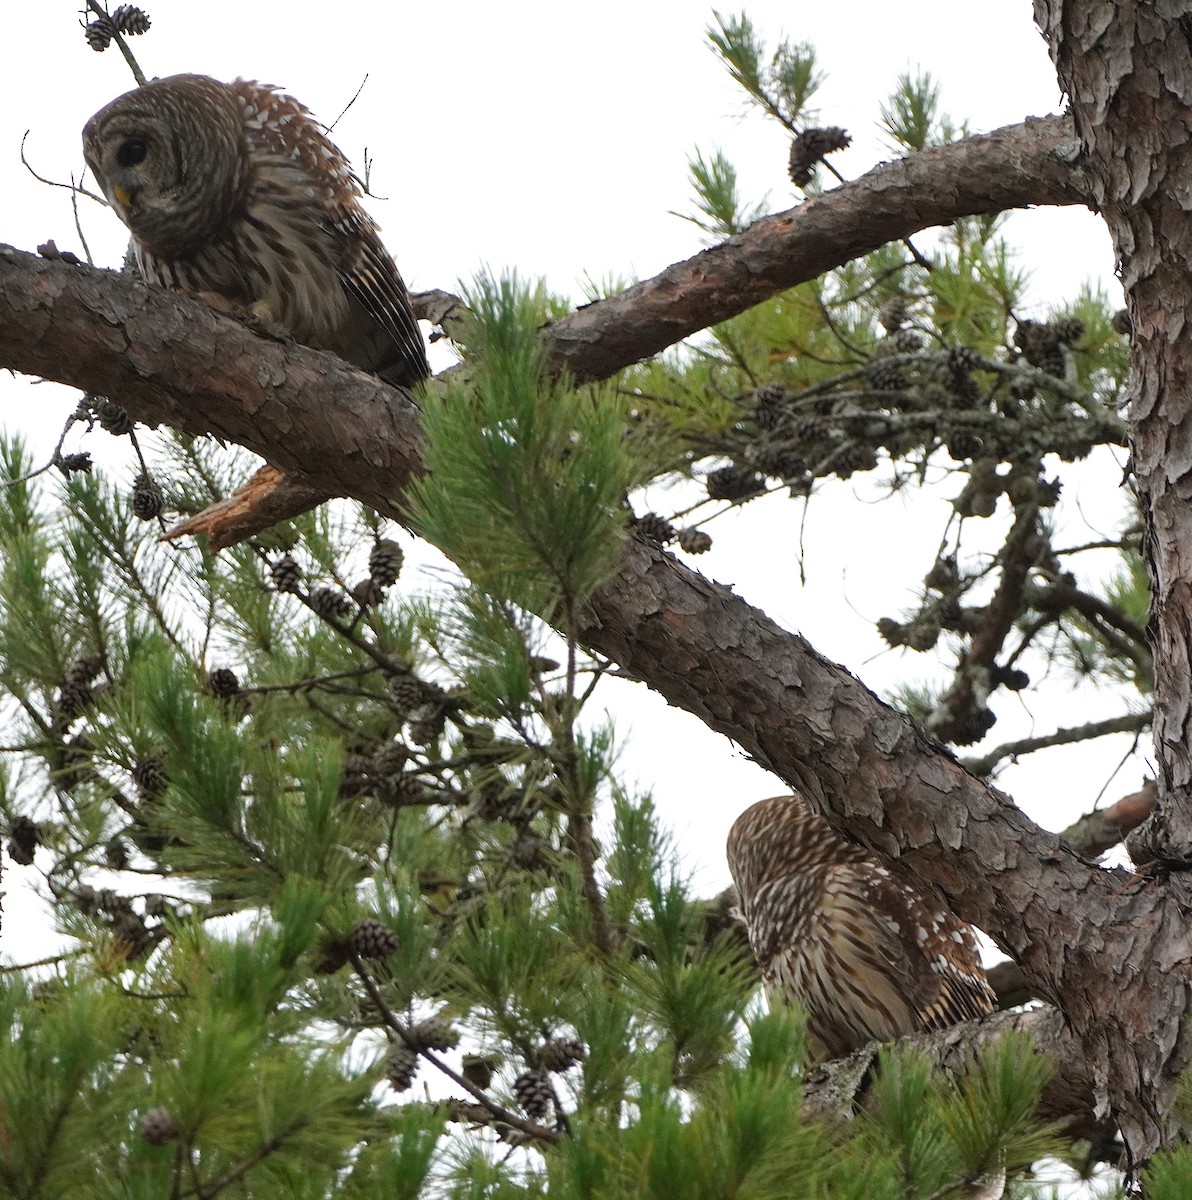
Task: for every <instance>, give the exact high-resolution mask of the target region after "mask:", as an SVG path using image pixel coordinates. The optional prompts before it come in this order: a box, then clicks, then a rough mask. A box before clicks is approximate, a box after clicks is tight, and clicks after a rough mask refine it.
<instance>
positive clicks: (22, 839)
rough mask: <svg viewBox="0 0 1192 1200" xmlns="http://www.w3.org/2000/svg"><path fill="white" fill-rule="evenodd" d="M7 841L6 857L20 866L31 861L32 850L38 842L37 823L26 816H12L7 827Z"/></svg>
mask: <svg viewBox="0 0 1192 1200" xmlns="http://www.w3.org/2000/svg"><path fill="white" fill-rule="evenodd" d="M8 832H9V835H10V836H9V842H8V846H7V847H6V849H7V850H8V857H9V858H11V859H12V861H13V862H14V863H18V864H20V865H21V866H22V867H28V866H30V865H31V864H32V863H33V852H34V851H35V850H36V849H37V847H38V844H39V842H40V835H39V832H38V828H37V824H36V822H34V821H31V820H30V819H29V818H28V817H14V818H13V822H12V824H11V825H10V826H9V828H8Z"/></svg>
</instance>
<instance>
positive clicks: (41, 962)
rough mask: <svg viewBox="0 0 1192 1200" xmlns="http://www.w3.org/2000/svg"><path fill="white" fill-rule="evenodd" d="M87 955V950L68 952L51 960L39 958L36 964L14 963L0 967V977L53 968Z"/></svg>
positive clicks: (54, 956)
mask: <svg viewBox="0 0 1192 1200" xmlns="http://www.w3.org/2000/svg"><path fill="white" fill-rule="evenodd" d="M85 953H87V951H86V950H83V949H79V950H68V951H66V952H65V953H63V954H55V955H53V956H51V957H50V958H39V959H37V961H36V962H27V963H12V964H11V965H10V966H0V975H7V974H8V973H9V972H14V971H32V970H33V968H34V967H52V966H53V965H54V964H55V963H60V962H69V961H70V960H71V959H72V958H79V957H80V956H81V955H83V954H85Z"/></svg>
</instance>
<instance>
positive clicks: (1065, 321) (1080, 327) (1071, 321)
mask: <svg viewBox="0 0 1192 1200" xmlns="http://www.w3.org/2000/svg"><path fill="white" fill-rule="evenodd" d="M1051 328H1052V329H1053V330H1054V331H1055V336H1056V340H1057V341H1058V342H1059V343H1060V344H1061V345H1063V346H1070V345H1072V343H1073V342H1078V341H1080V339H1081V338H1082V337H1084V334H1085V328H1086V327H1085V323H1084V322H1083V321H1082V320H1081V319H1080V318H1079V317H1061V318H1060V319H1059V320H1058V321H1053V322H1052V324H1051Z"/></svg>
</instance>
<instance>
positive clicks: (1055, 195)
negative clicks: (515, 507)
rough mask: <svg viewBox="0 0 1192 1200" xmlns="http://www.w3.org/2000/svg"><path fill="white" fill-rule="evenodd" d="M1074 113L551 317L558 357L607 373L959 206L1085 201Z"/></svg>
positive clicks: (794, 213) (1007, 133) (572, 366)
mask: <svg viewBox="0 0 1192 1200" xmlns="http://www.w3.org/2000/svg"><path fill="white" fill-rule="evenodd" d="M1078 149H1079V143H1078V142H1077V141H1076V135H1075V132H1074V130H1073V127H1072V124H1071V122H1070V120H1069V119H1068V118H1067V117H1040V118H1031V119H1029V120H1027V121H1026V122H1024V123H1023V124H1021V125H1008V126H1006V127H1005V128H1003V129H998V130H995V131H994V132H993V133H989V134H984V135H981V136H977V137H971V138H967V139H965V140H964V141H959V142H953V143H951V144H950V145H947V146H939V147H936V148H934V149H931V150H925V151H923V152H922V153H920V154H914V155H911V156H909V157H907V158H902V159H898V160H897V161H895V162H888V163H882V164H880V165H879V166H876V167H874V168H873V169H872V170H871V171H868V172H867V173H866V174H864V175H862V176H860V177H859V178H858V179H855V180H853V181H851V182H849V183H845V184H842V185H841V186H840V187H837V188H833V189H832V190H831V191H829V192H824V193H823V194H822V195H820V196H815V197H812V198H811V199H808V200H806V201H804V202H803V203H802V204H800V205H799V206H798V207H797V208H792V209H789V210H788V211H786V212H782V213H776V214H774V215H773V216H769V217H763V218H762V219H761V220H760V221H757V222H755V223H754V224H753V225H751V226H750V227H749V228H748V229H746V230H744V231H743V232H742V233H739V234H738V235H737V236H736V237H733V238H729V240H728V241H726V242H723V243H721V244H720V245H717V246H713V247H712V248H711V249H709V250H705V251H704V252H703V253H702V254H697V255H696V256H695V257H694V258H689V259H686V260H685V261H683V262H679V263H675V264H674V265H673V266H670V267H667V269H666V270H665V271H663V272H661V273H660V274H658V275H655V276H654V277H653V278H651V279H647V280H644V281H643V282H642V283H639V284H636V285H635V286H633V287H631V288H628V289H627V290H626V291H624V292H622V293H621V294H620V295H618V296H614V297H612V298H611V299H608V300H602V301H601V302H600V303H598V304H590V305H587V306H586V307H584V308H581V309H579V311H578V312H575V313H572V314H571V315H570V316H568V317H565V318H564V319H563V320H561V321H556V322H554V324H552V325H550V326H549V327H548V328H547V329H546V330H545V334H546V336H547V337H549V338H550V340H551V343H552V349H553V353H554V355H555V357H556V359H557V360H558V361H559V362H560V363H561V364H563V365H565V366H566V367H567V368H568V369H569V370H570V371H571V373H572V374H573V375H574V376H575V377H576V378H577V379H581V380H582V379H599V378H604V377H607V376H609V375H611V374H613V373H614V372H615V371H618V370H620V369H621V368H622V367H626V366H628V365H629V364H630V363H634V362H639V361H641V360H642V359H643V358H649V357H650V355H652V354H657V353H658V352H659V351H661V350H665V349H666V348H667V347H668V346H672V345H674V344H675V343H676V342H678V341H680V340H682V339H683V338H685V337H689V336H690V335H691V334H693V333H698V332H699V331H700V330H701V329H707V328H708V327H709V326H711V325H716V324H718V323H719V322H721V321H726V320H728V318H729V317H735V316H737V315H738V314H739V313H742V312H744V311H745V310H746V309H748V308H751V307H752V306H753V305H755V304H760V303H761V302H762V301H763V300H766V299H768V298H769V297H770V296H773V295H775V294H776V293H778V292H781V291H784V290H785V289H787V288H791V287H794V286H795V285H796V284H799V283H804V282H806V281H807V280H809V279H815V278H817V277H818V276H820V275H822V274H823V273H824V272H825V271H830V270H832V269H833V268H835V267H840V266H843V265H844V264H845V263H847V262H851V261H852V260H853V259H855V258H858V257H860V256H861V255H862V254H868V253H869V252H870V251H871V250H876V249H877V248H878V247H879V246H884V245H885V244H886V243H887V242H893V241H897V240H898V239H899V238H903V237H907V236H908V235H910V234H912V233H917V232H919V231H920V230H922V229H928V228H930V227H931V226H933V225H946V224H947V223H948V222H949V221H954V220H955V219H956V218H958V217H964V216H971V215H974V214H977V213H996V212H1004V211H1006V210H1007V209H1012V208H1028V207H1031V206H1034V205H1040V204H1061V205H1062V204H1086V203H1087V202H1088V201H1087V197H1088V191H1087V188H1086V186H1085V179H1084V174H1083V172H1082V171H1081V170H1080V169H1079V167H1077V166H1076V165H1075V163H1076V156H1077V153H1078Z"/></svg>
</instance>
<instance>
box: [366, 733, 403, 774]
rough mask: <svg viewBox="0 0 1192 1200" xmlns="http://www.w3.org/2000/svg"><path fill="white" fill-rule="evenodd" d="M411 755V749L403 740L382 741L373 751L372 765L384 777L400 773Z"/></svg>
mask: <svg viewBox="0 0 1192 1200" xmlns="http://www.w3.org/2000/svg"><path fill="white" fill-rule="evenodd" d="M409 757H410V751H409V750H408V749H407V748H406V746H405V745H404V744H403V743H401V742H395V741H389V742H382V743H381V745H379V746H378V747H377V748H376V750H374V751H373V755H372V758H371V760H370V766H371V769H372V770H373V772H375V773H376V774H377V775H380V776H381V777H382V778H386V779H387V778H389V777H390V776H393V775H400V774H401V771H402V768H403V767H404V766H405V765H406V763H407V761H408V760H409Z"/></svg>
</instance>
